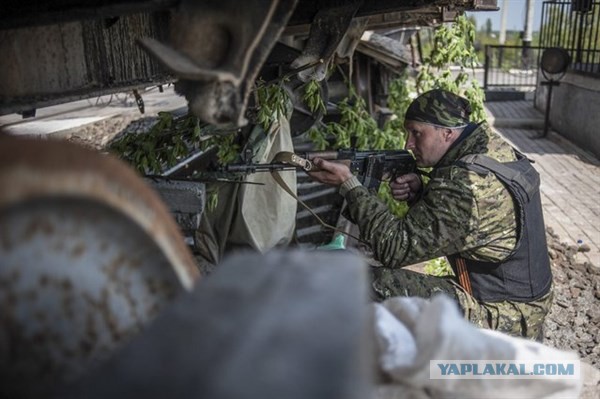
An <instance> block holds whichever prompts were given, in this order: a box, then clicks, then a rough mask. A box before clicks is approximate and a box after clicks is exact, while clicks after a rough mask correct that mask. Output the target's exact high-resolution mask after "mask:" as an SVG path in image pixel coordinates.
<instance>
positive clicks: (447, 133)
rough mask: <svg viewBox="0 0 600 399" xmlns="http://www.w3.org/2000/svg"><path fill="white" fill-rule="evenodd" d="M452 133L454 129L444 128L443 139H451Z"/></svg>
mask: <svg viewBox="0 0 600 399" xmlns="http://www.w3.org/2000/svg"><path fill="white" fill-rule="evenodd" d="M452 133H454V131H453V130H452V129H449V128H444V140H446V141H450V140H453V139H454V137H453V134H452Z"/></svg>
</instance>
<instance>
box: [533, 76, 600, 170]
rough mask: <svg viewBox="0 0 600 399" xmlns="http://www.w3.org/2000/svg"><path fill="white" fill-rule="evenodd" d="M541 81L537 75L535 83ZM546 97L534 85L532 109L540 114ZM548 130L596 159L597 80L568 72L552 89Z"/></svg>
mask: <svg viewBox="0 0 600 399" xmlns="http://www.w3.org/2000/svg"><path fill="white" fill-rule="evenodd" d="M544 80H545V79H544V77H543V76H541V75H540V79H538V82H540V81H544ZM547 93H548V86H540V85H539V83H538V87H537V90H536V98H535V107H536V108H537V109H539V110H540V111H542V112H544V113H545V112H546V99H547ZM550 126H551V129H552V130H554V131H556V132H558V133H559V134H560V135H562V136H564V137H566V138H568V139H569V140H571V141H572V142H574V143H576V144H577V145H578V146H579V147H581V148H583V149H585V150H587V151H589V152H591V153H592V154H594V155H595V156H596V157H599V158H600V77H590V76H585V75H581V74H577V73H573V72H568V73H567V74H566V75H565V76H564V77H563V78H562V79H561V80H560V85H559V86H555V87H554V88H553V89H552V103H551V106H550Z"/></svg>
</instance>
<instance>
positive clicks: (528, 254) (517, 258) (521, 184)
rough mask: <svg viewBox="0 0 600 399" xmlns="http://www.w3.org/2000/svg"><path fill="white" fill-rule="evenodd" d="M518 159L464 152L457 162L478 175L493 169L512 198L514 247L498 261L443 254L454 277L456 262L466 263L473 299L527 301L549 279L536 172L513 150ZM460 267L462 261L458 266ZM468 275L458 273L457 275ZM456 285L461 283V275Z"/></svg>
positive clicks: (539, 294) (539, 292) (541, 291)
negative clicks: (504, 160)
mask: <svg viewBox="0 0 600 399" xmlns="http://www.w3.org/2000/svg"><path fill="white" fill-rule="evenodd" d="M517 159H518V160H517V161H513V162H506V163H501V162H498V161H496V160H495V159H492V158H490V157H488V156H485V155H481V154H477V155H467V156H465V157H463V158H461V159H460V160H459V161H457V165H458V166H461V167H464V168H467V169H468V170H471V171H474V172H476V173H478V174H480V175H487V174H489V173H493V174H494V175H495V176H496V177H497V178H498V179H499V180H500V181H501V182H502V183H503V184H504V186H505V187H506V188H507V189H508V191H509V192H510V194H511V196H512V197H513V199H514V203H515V207H516V209H515V210H516V216H517V243H516V247H515V251H514V252H513V254H512V255H510V256H509V257H508V258H507V259H505V260H504V261H502V262H499V263H494V262H482V261H476V260H472V259H465V258H461V257H460V255H458V254H457V255H451V256H448V260H449V262H450V264H451V266H452V268H453V270H454V273H455V274H456V275H457V276H459V273H458V270H457V269H458V268H459V266H460V265H461V264H462V265H465V266H466V271H467V276H468V281H467V283H468V285H470V287H468V288H469V289H468V291H471V294H472V295H473V296H474V297H475V299H477V300H478V301H483V302H499V301H506V300H509V301H517V302H529V301H533V300H536V299H538V298H540V297H542V296H544V295H545V294H546V293H548V291H549V290H550V286H551V284H552V271H551V269H550V260H549V258H548V248H547V244H546V231H545V227H544V217H543V214H542V203H541V198H540V190H539V187H540V177H539V174H538V173H537V171H536V170H535V169H534V168H533V166H531V163H530V162H529V160H528V159H527V158H526V157H525V156H524V155H523V154H521V153H519V152H517ZM463 267H464V266H463ZM467 276H463V278H462V280H464V279H466V277H467ZM459 282H461V286H463V288H466V287H464V284H463V282H462V281H461V278H459Z"/></svg>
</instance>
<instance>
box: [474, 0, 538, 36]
mask: <svg viewBox="0 0 600 399" xmlns="http://www.w3.org/2000/svg"><path fill="white" fill-rule="evenodd" d="M532 1H533V2H534V4H535V6H534V10H533V31H539V30H540V23H541V20H542V4H543V2H544V1H543V0H532ZM526 4H527V3H526V1H525V0H498V7H500V10H499V11H478V12H469V13H467V15H474V16H475V19H476V20H477V30H479V29H481V27H482V26H485V21H486V20H487V19H488V18H489V19H491V20H492V30H495V31H497V30H499V29H500V15H501V10H502V9H503V8H504V7H508V8H507V12H508V14H507V15H506V29H507V30H523V27H524V26H525V6H526Z"/></svg>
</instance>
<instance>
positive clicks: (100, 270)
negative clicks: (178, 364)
mask: <svg viewBox="0 0 600 399" xmlns="http://www.w3.org/2000/svg"><path fill="white" fill-rule="evenodd" d="M197 278H198V271H197V268H196V266H195V263H194V260H193V258H192V256H191V253H190V252H189V249H188V248H187V246H186V245H185V244H184V241H183V237H182V235H181V234H180V233H179V231H178V228H177V226H176V225H175V223H174V221H173V219H172V217H171V215H170V214H169V212H168V210H167V209H166V207H165V206H164V205H163V204H162V202H161V201H160V199H159V197H158V196H157V194H155V193H154V192H153V191H152V190H151V189H150V188H148V187H147V186H146V185H145V184H144V182H143V181H142V179H140V178H139V177H138V176H136V175H135V173H134V172H132V171H131V170H130V169H129V168H127V167H126V166H124V164H122V163H121V162H119V161H117V160H115V159H113V158H112V157H108V156H103V155H100V154H98V153H95V152H92V151H90V150H86V149H84V148H82V147H79V146H76V145H74V144H71V143H67V142H52V141H48V142H41V141H35V140H26V139H17V138H11V137H0V353H2V354H3V355H2V356H1V357H0V380H1V381H10V384H9V383H4V382H3V383H2V384H1V387H0V396H2V395H1V394H4V395H5V396H6V395H9V396H12V395H17V394H23V393H25V394H27V393H31V392H33V391H32V390H34V391H36V392H37V390H41V392H43V391H44V389H48V388H49V387H51V386H52V385H53V384H54V382H55V381H65V380H72V379H75V378H77V377H78V376H79V375H80V374H81V373H83V372H84V371H85V370H87V369H88V368H89V367H90V365H91V364H93V362H95V361H99V360H101V359H103V358H105V357H107V356H108V355H110V354H111V353H113V352H114V350H115V349H116V348H118V347H119V345H121V344H122V343H123V342H125V341H127V340H128V339H129V338H130V337H132V336H133V335H135V334H136V333H137V332H138V331H139V330H140V329H141V328H142V327H143V326H144V325H145V324H147V323H148V322H149V321H150V320H152V318H153V317H154V316H155V315H156V314H157V313H158V312H159V311H160V310H161V309H162V308H163V307H164V306H165V305H166V304H167V303H168V302H169V301H170V299H172V298H173V297H174V296H176V295H177V294H178V293H182V292H183V291H184V290H185V289H191V288H192V287H193V285H194V282H195V280H196V279H197Z"/></svg>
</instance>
